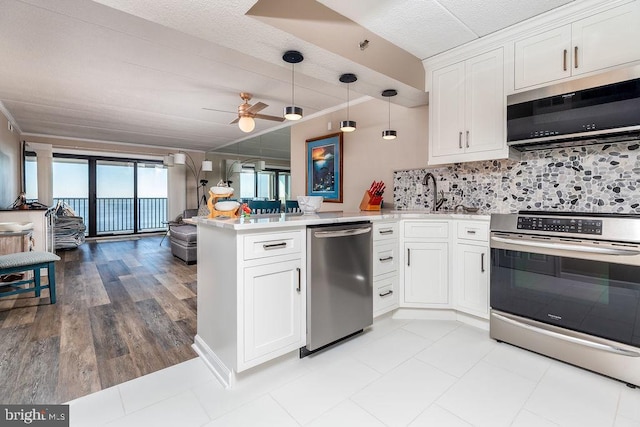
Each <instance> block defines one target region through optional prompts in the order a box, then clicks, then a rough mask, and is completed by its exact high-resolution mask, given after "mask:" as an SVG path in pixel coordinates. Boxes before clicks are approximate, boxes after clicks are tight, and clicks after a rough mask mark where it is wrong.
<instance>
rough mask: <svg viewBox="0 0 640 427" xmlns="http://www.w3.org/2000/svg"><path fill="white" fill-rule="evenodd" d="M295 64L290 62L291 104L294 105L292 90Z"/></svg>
mask: <svg viewBox="0 0 640 427" xmlns="http://www.w3.org/2000/svg"><path fill="white" fill-rule="evenodd" d="M295 66H296V65H295V64H291V105H296V104H295V103H294V102H293V100H294V99H295V97H294V90H295V87H296V82H295V80H294V79H295V73H294V68H295Z"/></svg>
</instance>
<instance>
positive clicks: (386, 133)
mask: <svg viewBox="0 0 640 427" xmlns="http://www.w3.org/2000/svg"><path fill="white" fill-rule="evenodd" d="M397 94H398V91H397V90H395V89H387V90H385V91H383V92H382V96H384V97H386V98H387V99H388V101H389V128H387V129H386V130H383V131H382V139H387V140H389V139H396V137H397V136H398V133H397V132H396V131H395V130H393V129H391V97H392V96H396V95H397Z"/></svg>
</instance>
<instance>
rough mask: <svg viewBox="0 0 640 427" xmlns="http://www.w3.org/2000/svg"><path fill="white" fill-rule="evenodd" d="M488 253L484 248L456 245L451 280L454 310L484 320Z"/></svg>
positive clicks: (485, 315)
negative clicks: (452, 278) (454, 263)
mask: <svg viewBox="0 0 640 427" xmlns="http://www.w3.org/2000/svg"><path fill="white" fill-rule="evenodd" d="M488 252H489V251H488V248H486V247H484V246H475V245H466V244H460V243H458V244H457V245H456V249H455V253H456V256H455V259H456V266H455V269H454V280H453V286H454V297H455V306H456V309H457V310H459V311H463V312H467V313H470V314H473V315H476V316H481V317H485V318H488V316H489V258H488Z"/></svg>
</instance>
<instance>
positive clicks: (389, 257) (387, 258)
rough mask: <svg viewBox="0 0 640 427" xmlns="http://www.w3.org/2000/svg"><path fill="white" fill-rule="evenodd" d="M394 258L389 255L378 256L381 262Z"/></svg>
mask: <svg viewBox="0 0 640 427" xmlns="http://www.w3.org/2000/svg"><path fill="white" fill-rule="evenodd" d="M392 259H393V257H392V256H388V257H385V258H378V260H380V262H387V261H391V260H392Z"/></svg>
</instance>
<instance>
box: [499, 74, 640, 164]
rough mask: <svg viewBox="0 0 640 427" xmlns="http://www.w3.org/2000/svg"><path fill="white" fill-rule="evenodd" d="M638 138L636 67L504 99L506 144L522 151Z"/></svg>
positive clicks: (639, 94) (639, 83)
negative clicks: (505, 104)
mask: <svg viewBox="0 0 640 427" xmlns="http://www.w3.org/2000/svg"><path fill="white" fill-rule="evenodd" d="M637 139H640V65H637V66H634V67H629V68H624V69H618V70H613V71H610V72H606V73H602V74H598V75H595V76H590V77H585V78H582V79H577V80H572V81H570V82H566V83H561V84H557V85H553V86H548V87H544V88H540V89H535V90H531V91H527V92H521V93H517V94H514V95H510V96H508V97H507V143H508V145H509V146H511V147H513V148H515V149H517V150H520V151H529V150H540V149H545V148H556V147H567V146H579V145H588V144H599V143H605V142H619V141H629V140H637Z"/></svg>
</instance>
